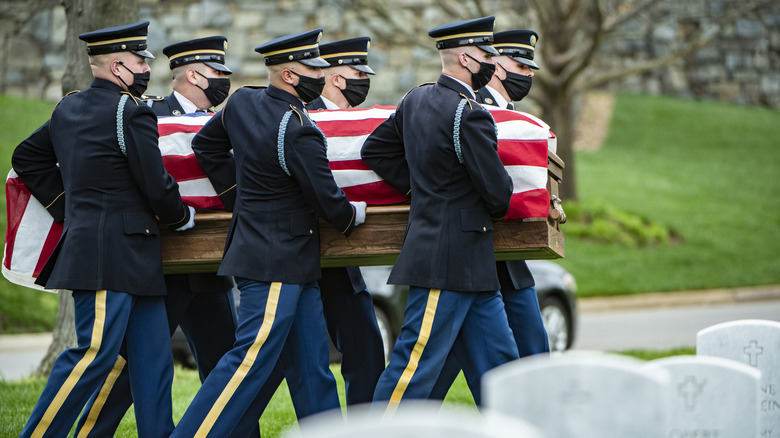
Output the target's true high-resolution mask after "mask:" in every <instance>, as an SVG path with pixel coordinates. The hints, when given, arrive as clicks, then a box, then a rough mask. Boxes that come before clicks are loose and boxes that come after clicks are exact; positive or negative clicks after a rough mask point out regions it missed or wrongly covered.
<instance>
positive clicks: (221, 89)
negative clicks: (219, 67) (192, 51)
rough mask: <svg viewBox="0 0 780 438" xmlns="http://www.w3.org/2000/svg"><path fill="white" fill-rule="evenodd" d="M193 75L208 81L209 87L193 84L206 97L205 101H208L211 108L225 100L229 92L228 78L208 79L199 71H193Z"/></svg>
mask: <svg viewBox="0 0 780 438" xmlns="http://www.w3.org/2000/svg"><path fill="white" fill-rule="evenodd" d="M195 73H197V74H199V75H201V76H203V77H204V78H206V80H207V81H209V86H208V87H206V88H203V87H201V86H200V85H197V84H195V86H197V87H198V88H200V89H201V90H203V94H205V95H206V99H208V100H209V103H210V104H211V106H217V105H219V104H220V103H222V102H224V101H225V99H227V96H228V92H229V91H230V78H208V77H206V76H204V75H203V73H201V72H199V71H195Z"/></svg>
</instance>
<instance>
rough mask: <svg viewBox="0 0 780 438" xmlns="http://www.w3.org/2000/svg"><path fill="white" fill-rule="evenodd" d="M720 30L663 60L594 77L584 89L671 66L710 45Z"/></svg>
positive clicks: (584, 85) (653, 60)
mask: <svg viewBox="0 0 780 438" xmlns="http://www.w3.org/2000/svg"><path fill="white" fill-rule="evenodd" d="M719 30H720V29H719V27H714V28H712V29H710V30H709V31H707V32H705V33H703V34H702V35H700V36H699V38H697V39H696V40H695V41H691V42H690V43H688V44H686V45H685V46H684V47H683V48H682V49H680V50H678V51H676V52H673V53H670V54H669V55H667V56H664V57H662V58H656V59H651V60H648V61H646V62H643V63H641V64H637V65H635V66H632V67H629V68H624V69H618V70H613V71H609V72H605V73H604V74H601V75H598V76H594V77H592V78H588V79H585V80H583V82H582V87H583V88H584V89H591V88H594V87H597V86H599V85H603V84H605V83H607V82H609V81H611V80H614V79H621V78H624V77H627V76H633V75H636V74H641V73H644V72H647V71H650V70H655V69H658V68H661V67H666V66H668V65H671V64H673V63H674V62H676V61H679V60H680V59H683V58H685V57H687V56H689V55H691V54H693V53H694V52H696V51H697V50H699V49H701V48H702V47H704V46H706V45H707V44H709V43H710V41H712V39H713V38H715V36H716V35H717V34H718V31H719Z"/></svg>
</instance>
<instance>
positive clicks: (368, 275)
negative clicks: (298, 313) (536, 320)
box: [173, 260, 577, 367]
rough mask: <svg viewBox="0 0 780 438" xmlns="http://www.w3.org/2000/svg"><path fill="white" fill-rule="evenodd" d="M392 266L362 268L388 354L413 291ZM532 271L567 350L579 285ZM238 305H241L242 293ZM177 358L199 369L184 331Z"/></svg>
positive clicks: (563, 274) (548, 319) (177, 339)
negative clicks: (395, 277)
mask: <svg viewBox="0 0 780 438" xmlns="http://www.w3.org/2000/svg"><path fill="white" fill-rule="evenodd" d="M391 268H392V267H391V266H366V267H361V268H360V269H361V271H362V272H363V278H364V279H365V280H366V285H367V286H368V290H369V291H370V292H371V295H372V296H373V298H374V312H375V313H376V319H377V323H378V324H379V329H380V331H381V332H382V341H383V342H384V344H385V355H386V357H388V358H389V357H390V351H391V350H392V348H393V345H394V344H395V340H396V338H398V334H399V333H400V332H401V325H402V324H403V321H404V309H405V308H406V298H407V296H408V294H409V288H408V287H406V286H396V285H389V284H387V277H388V276H389V275H390V269H391ZM528 268H529V269H530V270H531V274H532V275H533V276H534V280H536V292H537V296H538V298H539V307H540V308H541V311H542V319H543V320H544V326H545V328H546V329H547V336H548V337H549V339H550V349H551V350H553V351H563V350H566V349H567V348H569V347H571V346H572V344H573V343H574V335H575V333H576V326H577V296H576V294H577V284H576V282H575V281H574V277H573V276H572V275H571V274H570V273H569V272H567V271H566V270H565V269H563V268H561V267H560V266H558V265H556V264H555V263H552V262H549V261H546V260H529V261H528ZM235 293H236V304H239V300H238V292H237V290H236V291H235ZM173 353H174V359H176V360H177V361H179V362H181V363H182V364H184V365H185V366H188V367H195V361H194V359H193V357H192V354H191V353H190V351H189V347H188V346H187V341H186V340H185V339H184V335H183V334H182V333H181V330H177V331H176V333H175V334H174V336H173ZM338 360H339V353H338V351H336V349H335V348H334V347H333V345H332V344H331V361H338Z"/></svg>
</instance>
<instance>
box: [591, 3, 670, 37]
mask: <svg viewBox="0 0 780 438" xmlns="http://www.w3.org/2000/svg"><path fill="white" fill-rule="evenodd" d="M659 3H662V1H659V0H644V1H636V2H620V4H619V5H618V7H617V8H616V11H615V13H614V14H610V15H608V16H607V17H606V19H605V20H604V32H605V33H610V32H612V31H613V30H614V29H616V28H617V27H619V26H620V25H622V24H623V23H625V22H626V21H629V20H631V19H633V18H634V17H636V16H637V15H639V14H641V13H642V12H645V11H647V10H648V9H650V8H651V7H657V6H658V4H659Z"/></svg>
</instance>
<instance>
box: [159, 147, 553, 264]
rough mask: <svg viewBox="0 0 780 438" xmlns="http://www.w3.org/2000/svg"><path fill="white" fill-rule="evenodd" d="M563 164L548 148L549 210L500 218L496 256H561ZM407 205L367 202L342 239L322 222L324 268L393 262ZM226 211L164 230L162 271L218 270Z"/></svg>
mask: <svg viewBox="0 0 780 438" xmlns="http://www.w3.org/2000/svg"><path fill="white" fill-rule="evenodd" d="M563 168H564V163H563V161H561V159H560V158H559V157H558V156H557V155H555V154H554V153H552V152H548V160H547V176H548V178H547V190H548V192H549V194H550V199H551V206H550V214H549V215H548V217H547V218H546V219H545V218H530V219H524V220H511V221H510V220H502V221H498V222H496V223H495V225H494V230H493V239H494V246H495V252H496V260H521V259H522V260H534V259H556V258H561V257H563V255H564V240H563V233H562V232H561V231H560V229H559V224H560V223H562V222H564V221H565V215H563V214H562V210H561V209H560V207H559V198H558V186H559V184H560V182H561V180H562V178H563ZM408 215H409V206H408V205H391V206H369V207H368V208H367V209H366V221H365V223H363V224H362V225H360V226H358V227H357V228H355V230H354V231H353V232H352V234H351V235H350V236H349V237H344V235H343V234H341V233H340V232H339V231H338V230H336V229H335V228H334V227H333V226H331V225H330V224H328V223H326V222H324V221H322V222H321V223H320V251H321V263H322V266H323V267H337V266H373V265H392V264H393V263H394V262H395V260H396V258H397V257H398V253H399V252H400V251H401V246H402V245H403V241H404V234H405V232H406V221H407V218H408ZM230 218H231V214H230V213H224V212H214V213H198V214H196V215H195V227H194V228H193V229H191V230H188V231H185V232H178V233H177V232H172V231H168V230H164V231H162V245H163V247H162V249H163V268H164V271H165V272H166V273H193V272H216V271H217V268H218V267H219V263H220V261H221V259H222V251H223V249H224V245H225V239H226V237H227V230H228V226H229V224H230Z"/></svg>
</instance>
